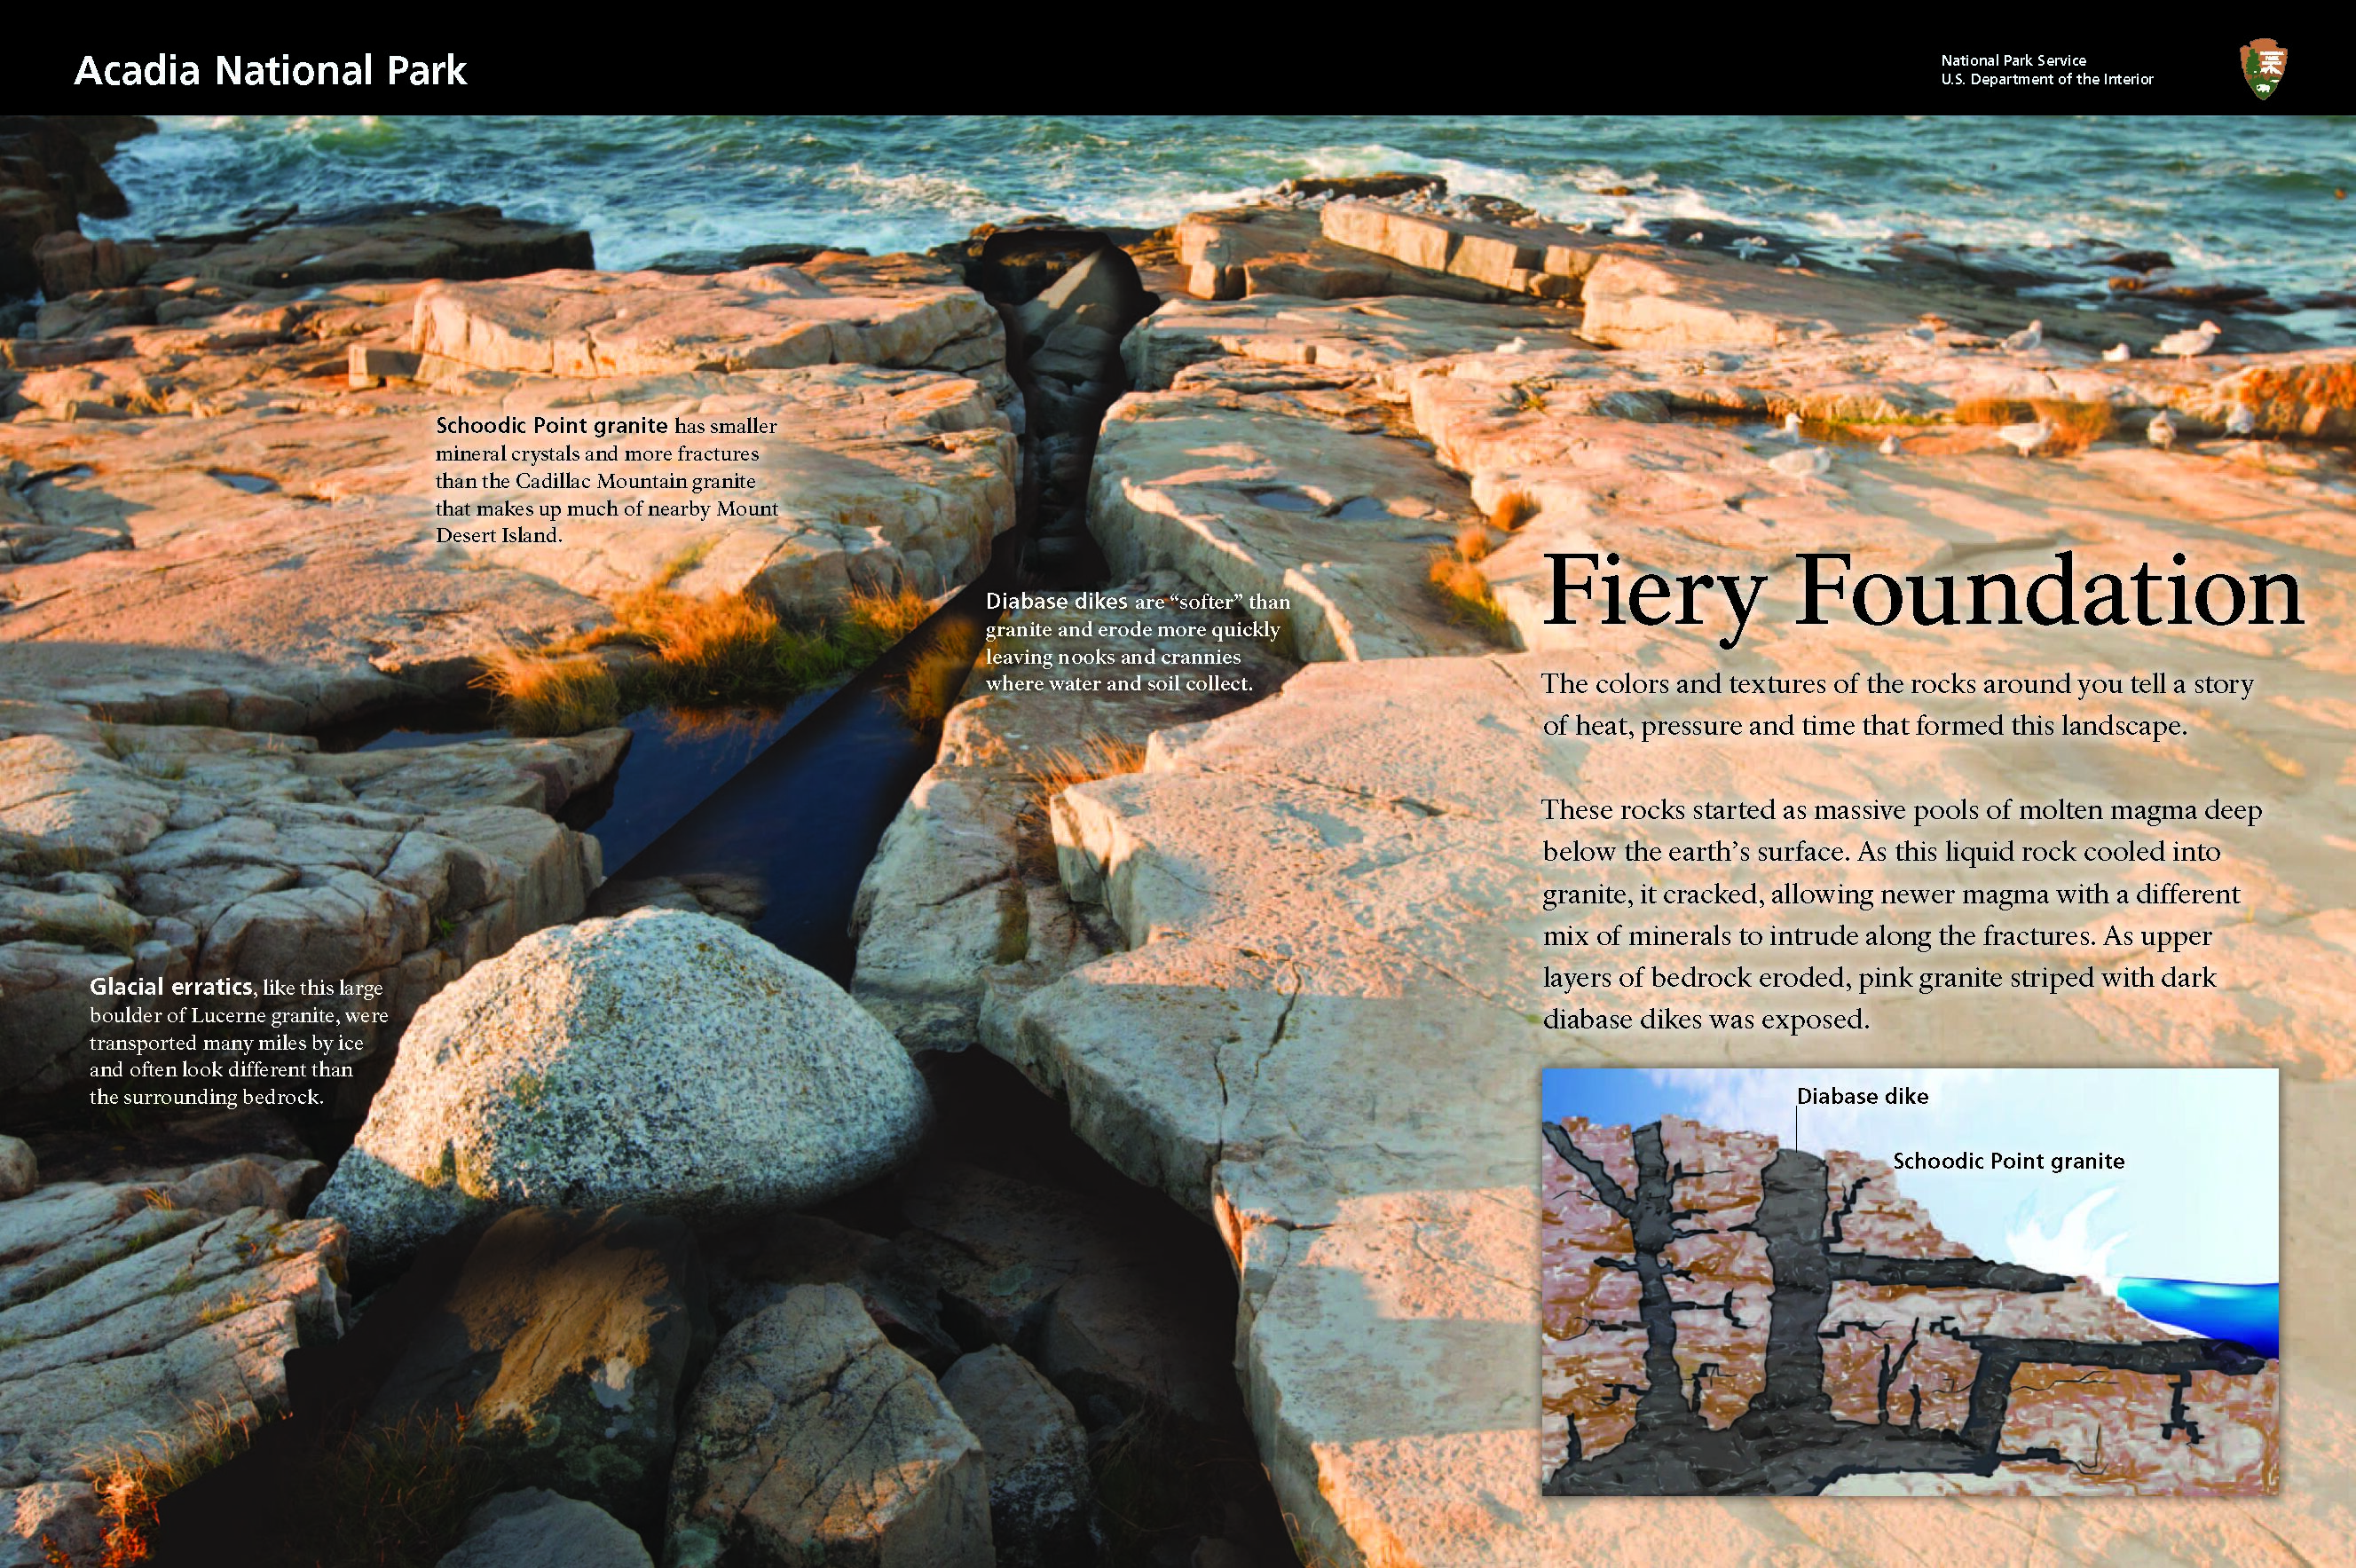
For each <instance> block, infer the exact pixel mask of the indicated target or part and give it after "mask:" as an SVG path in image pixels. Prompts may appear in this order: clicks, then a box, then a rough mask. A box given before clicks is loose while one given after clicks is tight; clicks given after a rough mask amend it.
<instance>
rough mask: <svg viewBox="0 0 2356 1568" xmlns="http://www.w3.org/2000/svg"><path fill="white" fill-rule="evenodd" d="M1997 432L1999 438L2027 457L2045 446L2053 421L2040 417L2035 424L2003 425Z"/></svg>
mask: <svg viewBox="0 0 2356 1568" xmlns="http://www.w3.org/2000/svg"><path fill="white" fill-rule="evenodd" d="M1996 434H1997V440H1999V441H2002V442H2004V443H2005V444H2006V445H2007V446H2010V447H2012V448H2013V449H2014V450H2015V451H2017V452H2019V454H2020V455H2021V456H2024V457H2026V456H2029V454H2030V453H2031V452H2034V451H2036V450H2037V449H2038V448H2039V447H2040V446H2044V445H2045V443H2046V441H2047V439H2048V438H2049V437H2051V435H2052V434H2053V422H2052V421H2051V420H2050V419H2040V420H2039V421H2038V422H2037V423H2036V424H2007V425H2002V426H1999V427H1998V428H1997V433H1996Z"/></svg>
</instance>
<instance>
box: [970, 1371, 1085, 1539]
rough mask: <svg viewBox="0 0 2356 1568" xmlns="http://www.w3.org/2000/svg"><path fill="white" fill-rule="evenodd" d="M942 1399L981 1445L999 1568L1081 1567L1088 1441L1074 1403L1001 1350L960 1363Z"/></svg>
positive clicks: (1037, 1374) (1038, 1375)
mask: <svg viewBox="0 0 2356 1568" xmlns="http://www.w3.org/2000/svg"><path fill="white" fill-rule="evenodd" d="M941 1392H943V1393H944V1394H947V1395H948V1401H949V1403H950V1404H952V1405H954V1406H956V1407H957V1412H958V1419H959V1420H960V1421H963V1422H964V1423H966V1425H967V1426H969V1427H970V1428H971V1429H972V1431H973V1434H974V1436H975V1437H977V1438H979V1439H980V1442H981V1454H982V1458H983V1459H984V1460H985V1461H986V1462H987V1463H988V1465H989V1466H990V1530H991V1538H992V1539H993V1540H994V1541H996V1542H997V1546H998V1562H999V1565H1000V1568H1055V1564H1057V1563H1077V1562H1085V1561H1087V1554H1088V1500H1089V1495H1090V1491H1091V1489H1092V1482H1091V1479H1090V1477H1089V1475H1088V1438H1087V1432H1086V1431H1085V1430H1084V1429H1083V1428H1082V1427H1081V1425H1080V1418H1079V1416H1078V1415H1077V1414H1076V1412H1074V1411H1073V1409H1072V1402H1071V1401H1069V1400H1067V1399H1066V1398H1065V1397H1064V1396H1063V1394H1062V1393H1061V1392H1059V1391H1057V1390H1056V1388H1055V1384H1053V1383H1051V1382H1049V1381H1048V1380H1046V1379H1045V1378H1044V1377H1043V1376H1041V1375H1040V1373H1039V1369H1037V1368H1035V1367H1033V1366H1032V1365H1031V1363H1030V1362H1028V1361H1025V1360H1024V1359H1023V1358H1022V1357H1020V1356H1018V1355H1016V1354H1015V1353H1014V1352H1013V1351H1012V1350H1010V1349H1008V1348H1006V1347H1005V1346H1003V1345H992V1346H991V1347H989V1348H987V1349H983V1350H977V1351H975V1352H974V1353H973V1354H972V1355H970V1356H966V1357H962V1358H960V1359H958V1361H957V1363H956V1364H955V1365H954V1366H952V1367H950V1368H949V1369H948V1371H946V1372H944V1373H942V1374H941Z"/></svg>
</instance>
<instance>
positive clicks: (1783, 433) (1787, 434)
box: [1775, 413, 1800, 441]
mask: <svg viewBox="0 0 2356 1568" xmlns="http://www.w3.org/2000/svg"><path fill="white" fill-rule="evenodd" d="M1775 435H1776V436H1777V437H1778V438H1779V439H1781V440H1784V441H1797V440H1798V439H1799V438H1800V416H1799V415H1798V414H1796V413H1787V414H1785V415H1784V416H1783V429H1781V430H1779V431H1777V432H1776V433H1775Z"/></svg>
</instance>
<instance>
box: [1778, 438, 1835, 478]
mask: <svg viewBox="0 0 2356 1568" xmlns="http://www.w3.org/2000/svg"><path fill="white" fill-rule="evenodd" d="M1767 466H1768V467H1771V468H1772V469H1774V470H1775V471H1776V472H1777V473H1779V474H1789V475H1791V476H1792V478H1795V479H1812V478H1815V477H1816V476H1817V475H1818V474H1821V473H1823V472H1825V471H1826V469H1828V468H1830V467H1832V466H1833V455H1832V454H1831V453H1829V452H1827V451H1826V450H1825V449H1824V448H1823V447H1821V446H1803V447H1801V448H1800V449H1799V450H1798V451H1797V452H1786V453H1784V454H1783V456H1780V457H1771V458H1769V459H1768V462H1767Z"/></svg>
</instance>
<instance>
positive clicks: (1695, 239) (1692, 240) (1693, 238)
mask: <svg viewBox="0 0 2356 1568" xmlns="http://www.w3.org/2000/svg"><path fill="white" fill-rule="evenodd" d="M1686 243H1687V244H1688V245H1698V244H1700V243H1701V231H1700V230H1698V229H1697V230H1695V231H1693V232H1692V233H1690V234H1688V235H1687V236H1686Z"/></svg>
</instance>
